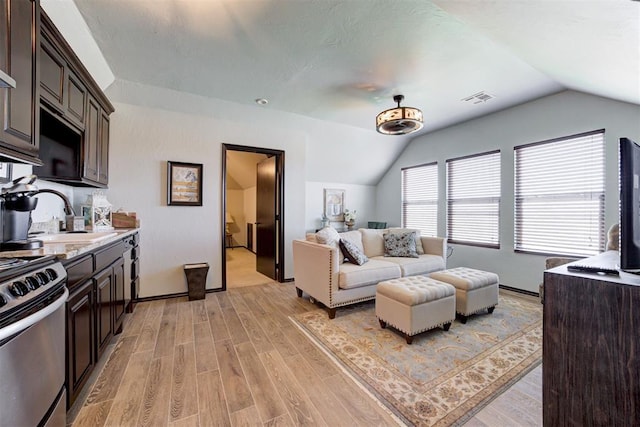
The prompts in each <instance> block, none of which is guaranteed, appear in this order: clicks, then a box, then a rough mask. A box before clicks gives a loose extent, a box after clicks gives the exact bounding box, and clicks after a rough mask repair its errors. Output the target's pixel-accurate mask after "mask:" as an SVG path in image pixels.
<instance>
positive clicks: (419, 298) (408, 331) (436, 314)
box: [376, 276, 456, 344]
mask: <svg viewBox="0 0 640 427" xmlns="http://www.w3.org/2000/svg"><path fill="white" fill-rule="evenodd" d="M376 316H377V317H378V320H379V321H380V326H381V327H383V328H385V327H386V326H387V324H389V325H391V326H393V327H394V328H396V329H398V330H399V331H400V332H403V333H404V335H405V338H406V340H407V344H411V342H412V341H413V336H414V335H417V334H419V333H420V332H424V331H427V330H429V329H433V328H436V327H438V326H442V327H443V329H444V330H445V331H448V330H449V327H450V326H451V322H453V321H454V320H455V318H456V300H455V288H454V287H453V286H451V285H449V284H447V283H443V282H439V281H437V280H434V279H430V278H428V277H426V276H410V277H401V278H399V279H392V280H386V281H383V282H380V283H378V286H377V289H376Z"/></svg>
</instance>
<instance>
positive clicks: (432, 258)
mask: <svg viewBox="0 0 640 427" xmlns="http://www.w3.org/2000/svg"><path fill="white" fill-rule="evenodd" d="M369 260H370V262H371V261H373V260H384V261H387V262H392V263H394V264H398V266H399V267H400V272H401V274H402V277H407V276H416V275H419V274H428V273H431V272H433V271H440V270H444V269H445V262H444V258H442V257H441V256H439V255H419V256H418V258H405V257H375V258H370V259H369ZM341 268H342V267H341Z"/></svg>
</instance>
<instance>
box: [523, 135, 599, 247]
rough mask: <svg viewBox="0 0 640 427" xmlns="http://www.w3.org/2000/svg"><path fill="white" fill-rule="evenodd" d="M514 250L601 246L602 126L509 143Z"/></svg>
mask: <svg viewBox="0 0 640 427" xmlns="http://www.w3.org/2000/svg"><path fill="white" fill-rule="evenodd" d="M514 155H515V159H514V161H515V162H514V167H515V230H514V234H515V250H516V251H523V252H533V253H541V254H560V255H578V256H591V255H595V254H597V253H598V252H601V251H602V250H604V185H605V176H604V130H598V131H594V132H589V133H584V134H580V135H574V136H569V137H565V138H558V139H553V140H550V141H543V142H538V143H534V144H528V145H522V146H519V147H515V148H514Z"/></svg>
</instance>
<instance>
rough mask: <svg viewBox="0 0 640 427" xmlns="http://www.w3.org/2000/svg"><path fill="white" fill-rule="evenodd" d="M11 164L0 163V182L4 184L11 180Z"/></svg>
mask: <svg viewBox="0 0 640 427" xmlns="http://www.w3.org/2000/svg"><path fill="white" fill-rule="evenodd" d="M12 169H13V165H12V164H11V163H0V184H6V183H7V182H10V181H11V170H12Z"/></svg>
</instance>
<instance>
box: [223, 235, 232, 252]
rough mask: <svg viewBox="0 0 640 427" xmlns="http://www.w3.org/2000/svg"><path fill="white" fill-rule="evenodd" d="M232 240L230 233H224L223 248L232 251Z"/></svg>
mask: <svg viewBox="0 0 640 427" xmlns="http://www.w3.org/2000/svg"><path fill="white" fill-rule="evenodd" d="M232 238H233V234H231V233H225V234H224V239H225V247H227V248H231V249H233V246H232Z"/></svg>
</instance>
